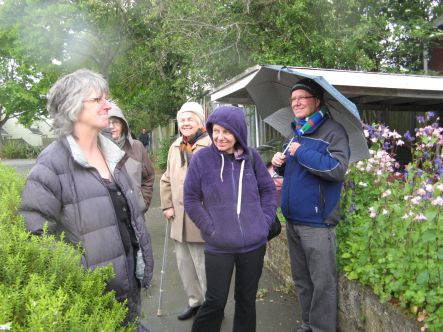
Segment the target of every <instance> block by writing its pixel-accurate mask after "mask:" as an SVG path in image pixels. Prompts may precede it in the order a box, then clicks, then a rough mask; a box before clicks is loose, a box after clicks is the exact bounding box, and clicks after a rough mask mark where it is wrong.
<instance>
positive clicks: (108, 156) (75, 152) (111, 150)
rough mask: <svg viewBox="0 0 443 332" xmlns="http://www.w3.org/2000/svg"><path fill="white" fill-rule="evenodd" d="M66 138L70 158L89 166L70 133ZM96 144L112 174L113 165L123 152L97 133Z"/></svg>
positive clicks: (121, 156) (120, 158) (123, 154)
mask: <svg viewBox="0 0 443 332" xmlns="http://www.w3.org/2000/svg"><path fill="white" fill-rule="evenodd" d="M66 140H67V141H68V145H69V148H70V149H71V155H72V158H74V160H75V161H76V162H78V163H79V164H80V165H82V166H84V167H91V165H90V164H89V163H88V161H87V159H86V157H85V155H84V154H83V152H82V150H81V149H80V146H79V145H78V143H77V142H76V141H75V139H74V137H73V136H72V135H67V136H66ZM98 146H99V148H100V149H101V151H102V152H103V156H104V158H105V160H106V163H107V164H108V167H109V170H110V171H111V173H112V174H114V170H115V167H116V166H117V164H118V163H119V161H120V160H122V158H123V157H124V156H125V152H123V151H122V150H120V149H119V147H118V146H117V145H115V144H114V143H113V142H112V141H110V140H109V139H108V138H106V137H105V136H103V135H102V134H99V135H98Z"/></svg>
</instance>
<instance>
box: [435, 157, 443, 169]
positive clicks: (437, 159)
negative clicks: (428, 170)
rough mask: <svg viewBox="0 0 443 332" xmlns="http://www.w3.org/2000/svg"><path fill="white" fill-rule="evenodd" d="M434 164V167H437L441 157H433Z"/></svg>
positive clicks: (439, 164)
mask: <svg viewBox="0 0 443 332" xmlns="http://www.w3.org/2000/svg"><path fill="white" fill-rule="evenodd" d="M434 165H435V167H437V168H439V167H440V166H441V159H440V158H438V157H437V158H435V159H434Z"/></svg>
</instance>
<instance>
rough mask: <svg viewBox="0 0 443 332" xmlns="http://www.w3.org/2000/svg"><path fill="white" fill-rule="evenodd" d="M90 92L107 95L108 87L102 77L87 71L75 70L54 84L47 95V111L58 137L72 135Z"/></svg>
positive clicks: (98, 95)
mask: <svg viewBox="0 0 443 332" xmlns="http://www.w3.org/2000/svg"><path fill="white" fill-rule="evenodd" d="M92 91H94V92H95V93H97V97H100V96H103V95H108V93H109V87H108V82H107V81H106V80H105V79H104V77H103V76H102V75H100V74H97V73H95V72H93V71H91V70H88V69H79V70H76V71H75V72H73V73H71V74H68V75H65V76H63V77H62V78H60V79H59V80H58V81H57V82H55V83H54V85H53V86H52V87H51V89H50V90H49V92H48V95H47V98H48V104H47V110H48V113H49V115H50V116H51V117H52V118H53V120H54V131H55V133H56V134H57V135H58V136H65V135H69V134H72V132H73V130H74V123H75V121H77V117H78V114H79V113H80V112H81V111H82V109H83V101H84V99H85V98H87V97H88V95H89V94H90V93H91V92H92Z"/></svg>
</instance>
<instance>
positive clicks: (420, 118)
mask: <svg viewBox="0 0 443 332" xmlns="http://www.w3.org/2000/svg"><path fill="white" fill-rule="evenodd" d="M417 122H418V123H423V122H425V117H424V116H423V115H417Z"/></svg>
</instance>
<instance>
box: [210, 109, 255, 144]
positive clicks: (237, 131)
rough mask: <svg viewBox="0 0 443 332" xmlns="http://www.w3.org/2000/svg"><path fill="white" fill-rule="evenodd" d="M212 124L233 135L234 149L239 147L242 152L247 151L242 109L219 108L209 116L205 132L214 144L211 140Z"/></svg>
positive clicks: (245, 128) (246, 132)
mask: <svg viewBox="0 0 443 332" xmlns="http://www.w3.org/2000/svg"><path fill="white" fill-rule="evenodd" d="M214 124H218V125H219V126H222V127H223V128H226V129H228V130H229V131H230V132H231V133H233V134H234V136H235V139H236V141H237V142H236V143H235V146H234V148H235V149H238V148H239V147H240V148H241V149H242V150H243V151H245V152H247V151H248V138H247V134H248V129H247V126H246V119H245V115H244V113H243V108H240V107H236V106H231V105H225V106H219V107H217V108H216V109H215V110H214V112H213V113H211V115H209V117H208V120H207V121H206V131H207V132H208V134H209V136H210V137H211V140H212V142H214V141H213V139H212V127H213V126H214ZM212 146H215V144H212Z"/></svg>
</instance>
